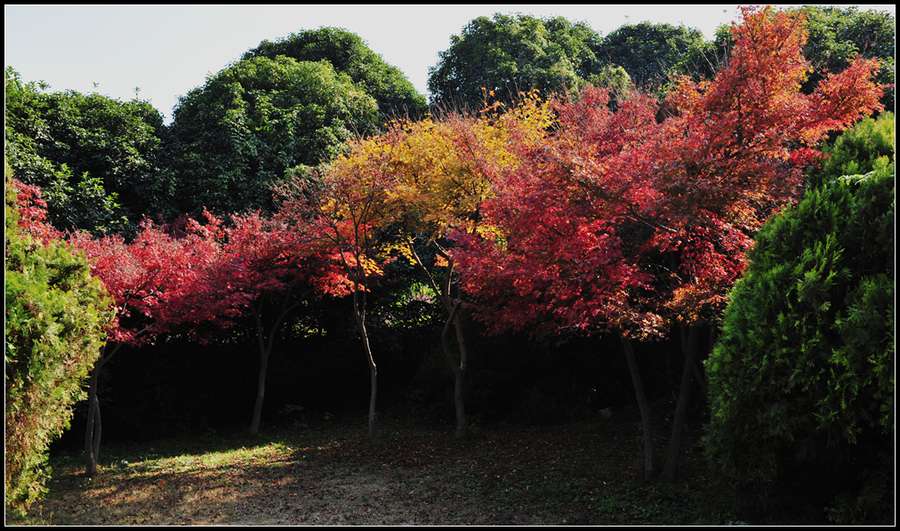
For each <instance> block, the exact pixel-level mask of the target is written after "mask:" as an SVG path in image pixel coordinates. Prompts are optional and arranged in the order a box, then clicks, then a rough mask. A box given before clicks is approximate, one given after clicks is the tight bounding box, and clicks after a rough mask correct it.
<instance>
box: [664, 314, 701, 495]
mask: <svg viewBox="0 0 900 531" xmlns="http://www.w3.org/2000/svg"><path fill="white" fill-rule="evenodd" d="M700 326H701V325H700V324H692V325H690V326H689V327H687V330H685V326H684V325H682V326H681V334H682V350H683V351H684V370H683V371H682V373H681V387H680V389H679V391H678V405H677V406H675V418H674V420H673V426H672V439H671V440H670V441H669V453H668V455H666V465H665V467H664V468H663V479H664V480H665V481H666V482H667V483H671V482H673V481H675V478H676V476H677V475H678V458H679V456H680V455H681V439H682V438H683V437H684V419H685V417H686V416H687V411H688V405H689V403H690V400H691V378H692V376H693V375H694V361H695V359H696V357H697V335H698V333H699V328H700ZM685 335H686V336H687V337H685Z"/></svg>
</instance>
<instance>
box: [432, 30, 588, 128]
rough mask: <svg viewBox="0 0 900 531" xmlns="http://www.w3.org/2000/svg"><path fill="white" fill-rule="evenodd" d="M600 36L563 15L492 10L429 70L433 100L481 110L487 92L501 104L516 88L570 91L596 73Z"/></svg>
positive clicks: (453, 40) (452, 41)
mask: <svg viewBox="0 0 900 531" xmlns="http://www.w3.org/2000/svg"><path fill="white" fill-rule="evenodd" d="M599 43H600V36H599V35H598V34H597V32H595V31H594V30H592V29H591V28H590V27H589V26H588V25H587V24H585V23H583V22H575V23H573V22H570V21H568V20H566V19H565V18H563V17H554V18H549V19H539V18H535V17H533V16H530V15H522V14H517V15H502V14H499V13H497V14H495V15H494V17H493V19H490V18H488V17H479V18H477V19H475V20H473V21H471V22H469V23H468V24H467V25H466V26H465V27H464V28H463V29H462V33H461V34H460V35H453V36H452V37H451V38H450V47H449V48H448V49H447V50H445V51H442V52H439V54H438V55H439V59H438V63H437V64H436V65H435V66H434V67H432V68H430V69H429V71H428V90H429V91H430V92H431V100H432V104H434V105H438V106H440V107H443V108H445V109H460V110H462V109H467V110H469V111H477V110H480V109H481V108H482V107H483V106H484V103H485V98H486V97H487V95H488V94H489V93H490V92H491V91H493V93H494V95H495V96H496V97H497V98H498V99H499V100H500V101H504V102H510V101H511V100H514V99H518V97H519V93H520V92H529V91H531V90H532V89H538V90H540V91H541V92H542V93H543V94H544V95H547V94H550V93H554V92H559V91H562V90H565V89H574V88H576V87H578V86H580V85H581V84H582V83H584V80H585V79H586V78H589V77H590V76H592V75H594V74H598V73H599V72H600V68H601V66H602V65H601V63H600V61H599V59H600V58H599V57H597V56H596V54H595V51H594V50H596V48H597V46H598V45H599Z"/></svg>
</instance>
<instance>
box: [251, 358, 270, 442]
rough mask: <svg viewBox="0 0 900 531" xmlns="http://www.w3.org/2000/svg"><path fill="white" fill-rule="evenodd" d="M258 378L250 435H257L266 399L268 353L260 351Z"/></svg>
mask: <svg viewBox="0 0 900 531" xmlns="http://www.w3.org/2000/svg"><path fill="white" fill-rule="evenodd" d="M259 360H260V366H259V378H258V380H257V386H256V405H254V406H253V420H252V421H251V422H250V435H257V434H258V433H259V423H260V419H261V417H262V407H263V399H264V398H265V397H266V369H267V368H268V366H269V353H268V352H267V351H266V350H262V351H260V353H259Z"/></svg>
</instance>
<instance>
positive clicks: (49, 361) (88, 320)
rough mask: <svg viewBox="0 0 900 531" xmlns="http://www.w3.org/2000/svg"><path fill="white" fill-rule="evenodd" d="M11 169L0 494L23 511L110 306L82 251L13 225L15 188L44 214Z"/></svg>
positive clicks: (35, 493) (41, 480)
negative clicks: (0, 483) (1, 483)
mask: <svg viewBox="0 0 900 531" xmlns="http://www.w3.org/2000/svg"><path fill="white" fill-rule="evenodd" d="M10 174H11V170H10V168H9V166H6V182H5V184H6V210H5V212H6V231H5V233H6V234H5V242H6V252H5V260H4V264H5V268H4V273H5V279H6V314H5V319H4V323H5V341H4V343H5V348H4V366H5V370H4V373H5V380H6V402H5V405H6V407H5V410H6V411H5V415H6V430H5V435H4V442H5V448H6V459H5V467H4V469H5V488H4V493H5V496H4V499H5V505H6V509H15V510H19V511H24V509H26V508H27V507H28V506H29V505H31V504H32V503H33V502H34V501H35V500H37V499H38V498H39V497H40V496H41V495H42V494H43V493H44V492H46V488H45V486H44V485H45V484H46V482H47V480H48V479H49V477H50V470H49V468H48V467H47V466H46V462H47V455H48V446H49V444H50V442H51V441H52V440H53V439H54V438H56V437H58V436H59V435H60V434H61V433H62V432H63V430H65V429H66V428H68V427H69V422H70V420H71V418H72V406H73V405H74V403H75V402H76V401H77V400H79V399H81V398H82V397H83V396H84V391H83V390H82V386H83V385H84V383H85V380H86V378H87V375H88V372H89V370H90V368H91V366H92V365H93V363H94V360H96V359H97V357H98V355H99V352H100V347H101V346H102V345H103V344H104V343H105V340H106V329H107V328H108V327H109V326H110V325H112V323H113V319H114V318H115V307H114V306H113V305H112V300H111V299H110V298H109V297H108V296H107V292H106V289H105V288H104V287H103V285H102V284H101V283H100V282H99V281H98V280H97V279H96V278H94V277H93V276H92V275H91V270H90V262H89V261H88V260H87V259H86V258H85V256H84V254H83V253H79V252H77V251H74V250H73V249H71V248H70V247H69V246H67V245H66V243H65V242H64V241H62V240H59V239H51V240H45V239H44V238H43V237H41V236H40V235H38V236H36V235H33V234H30V233H29V231H27V230H25V229H23V228H22V227H20V226H19V220H20V217H19V199H20V198H18V197H17V192H18V193H26V192H27V194H31V197H30V198H28V202H26V201H25V199H26V198H25V197H23V198H21V199H22V200H23V202H22V207H24V208H29V209H31V211H32V212H31V213H30V214H26V215H27V216H32V219H31V221H36V222H39V223H41V222H43V220H41V219H40V217H41V215H42V214H43V209H42V208H41V206H42V205H41V203H40V201H41V200H40V196H39V195H38V191H37V190H36V189H35V188H34V187H28V186H27V185H23V184H22V183H19V182H18V181H16V182H13V181H11V180H10ZM35 215H36V217H35Z"/></svg>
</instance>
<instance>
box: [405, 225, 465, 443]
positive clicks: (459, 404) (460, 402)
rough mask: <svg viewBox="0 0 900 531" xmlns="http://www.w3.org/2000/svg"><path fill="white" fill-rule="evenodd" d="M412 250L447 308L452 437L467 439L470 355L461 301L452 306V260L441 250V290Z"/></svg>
mask: <svg viewBox="0 0 900 531" xmlns="http://www.w3.org/2000/svg"><path fill="white" fill-rule="evenodd" d="M409 250H410V254H411V255H412V257H413V259H414V261H415V263H416V265H418V266H419V268H420V269H421V270H422V271H424V272H425V275H426V276H427V277H428V282H429V283H430V284H431V288H432V289H433V290H434V292H435V294H436V295H437V296H438V297H439V298H440V299H441V303H442V304H443V305H444V309H445V310H446V311H447V314H448V317H447V320H446V321H445V322H444V330H443V332H442V333H441V345H442V346H443V348H444V357H445V358H446V359H447V363H448V364H449V365H450V369H452V370H453V379H454V383H453V405H454V407H455V408H456V431H455V432H454V433H453V438H454V439H465V438H466V437H468V436H469V421H468V419H467V418H466V403H465V397H464V395H463V390H464V389H465V380H466V371H467V366H468V359H469V355H468V350H467V349H466V341H465V336H464V335H463V328H462V321H460V319H459V317H458V316H457V311H458V310H459V307H460V305H461V304H462V302H461V301H456V302H455V303H451V299H450V281H451V278H452V277H453V258H452V257H451V256H450V255H448V254H447V253H445V252H444V251H443V250H442V249H440V247H438V254H440V255H441V256H442V257H443V258H444V259H445V260H447V276H446V278H445V280H444V282H443V284H442V285H441V286H440V287H438V284H437V282H436V281H435V279H434V275H432V274H431V271H429V270H428V268H427V267H425V264H424V263H423V262H422V260H421V259H420V258H419V255H418V254H417V253H416V247H415V245H414V244H413V242H412V241H410V242H409ZM450 323H453V327H454V328H455V329H456V344H457V346H458V347H459V365H457V364H456V361H455V360H454V359H453V349H452V348H450V340H449V336H450Z"/></svg>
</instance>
